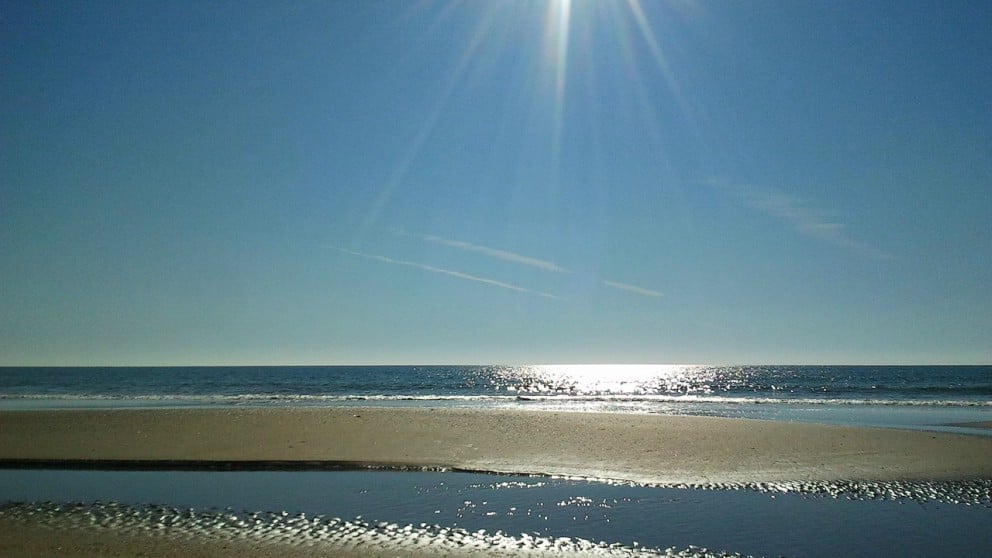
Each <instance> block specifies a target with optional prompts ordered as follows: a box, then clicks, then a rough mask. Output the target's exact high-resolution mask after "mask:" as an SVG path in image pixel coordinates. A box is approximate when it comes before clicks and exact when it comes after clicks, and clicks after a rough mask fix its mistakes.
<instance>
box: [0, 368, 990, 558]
mask: <svg viewBox="0 0 992 558" xmlns="http://www.w3.org/2000/svg"><path fill="white" fill-rule="evenodd" d="M259 406H261V407H270V406H426V407H459V408H509V409H532V410H555V411H560V410H570V411H579V412H618V413H654V414H673V415H705V416H727V417H736V418H761V419H769V420H785V421H806V422H822V423H831V424H853V425H866V426H884V427H892V428H911V429H924V430H936V431H948V432H958V433H967V434H972V435H976V436H987V435H989V433H990V430H989V429H988V428H981V427H979V426H978V423H982V422H986V423H987V422H989V421H990V420H992V366H784V365H776V366H702V365H595V366H592V365H582V366H575V365H555V366H497V365H479V366H273V367H250V366H236V367H107V368H95V367H89V368H79V367H59V368H33V367H6V368H0V410H36V409H80V408H99V409H116V408H174V407H259ZM969 423H973V424H971V425H969ZM990 457H992V456H990ZM39 517H40V518H45V519H43V521H47V522H51V524H52V526H53V527H55V528H61V527H64V526H65V525H67V524H68V525H75V526H78V527H80V528H85V529H99V528H114V529H118V530H123V531H125V532H126V531H133V532H136V533H148V532H156V531H167V530H169V529H178V530H179V531H180V532H183V533H200V534H202V535H204V536H205V537H208V538H211V539H214V540H224V539H225V538H229V539H236V538H242V539H244V538H247V539H249V540H259V541H273V540H282V541H287V542H291V543H293V544H296V543H297V542H299V543H300V544H319V542H320V541H332V542H337V543H344V544H349V545H350V544H356V543H361V544H365V545H371V546H373V547H377V548H380V549H382V550H383V552H387V551H388V552H394V551H395V552H403V551H406V550H411V549H414V550H415V549H417V548H422V549H423V548H426V549H428V550H429V549H435V550H438V551H444V552H447V551H452V550H458V549H460V548H461V549H464V548H473V549H477V550H486V549H488V550H492V551H494V552H496V551H499V552H504V553H506V554H514V555H515V554H520V553H531V554H534V555H544V554H542V552H545V551H547V554H556V553H557V554H561V553H564V554H574V553H586V554H589V555H602V556H607V555H623V556H630V555H641V554H643V555H679V556H709V555H721V554H719V553H721V552H726V553H728V554H727V555H756V556H838V555H844V556H858V555H863V556H875V555H882V554H899V555H902V556H935V555H983V554H987V553H988V552H989V551H992V542H990V540H989V539H988V535H987V533H989V532H992V479H975V480H974V481H969V482H933V483H905V482H872V483H864V482H861V483H854V482H810V483H800V484H796V483H783V484H763V485H755V486H743V485H742V486H692V487H686V486H636V485H630V484H622V483H621V484H618V483H609V482H601V481H595V480H586V479H564V478H546V477H529V476H519V475H486V474H477V473H456V472H440V471H369V470H354V471H323V472H315V471H310V472H300V471H296V472H278V471H268V472H208V471H201V472H197V471H79V470H75V471H74V470H18V469H6V470H5V469H0V520H3V519H6V520H9V521H14V522H16V521H18V520H20V519H24V518H33V519H31V520H32V521H37V518H39ZM253 537H254V539H253ZM418 545H421V546H418ZM422 545H427V546H422Z"/></svg>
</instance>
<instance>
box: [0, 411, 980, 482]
mask: <svg viewBox="0 0 992 558" xmlns="http://www.w3.org/2000/svg"><path fill="white" fill-rule="evenodd" d="M0 460H3V461H6V462H8V463H11V462H13V463H24V464H28V465H30V464H31V462H32V461H38V462H41V463H47V464H48V465H49V466H54V465H58V464H60V463H63V464H76V465H85V464H86V463H87V462H99V461H105V462H111V463H108V464H111V465H112V464H113V463H112V462H118V464H119V465H120V466H122V467H124V468H127V467H133V466H146V467H154V466H156V463H157V464H159V465H160V466H161V467H162V468H168V467H169V466H170V464H171V466H176V465H182V464H184V463H185V464H186V465H187V466H191V467H195V466H197V464H202V465H203V466H208V465H210V464H214V465H220V464H225V463H226V464H228V465H229V466H231V467H253V466H254V467H264V466H266V464H271V466H272V467H273V468H279V467H283V466H285V467H291V468H305V467H321V466H329V465H336V466H365V465H369V466H385V467H400V466H409V467H437V468H452V469H460V470H473V471H491V472H503V473H535V474H549V475H567V476H581V477H594V478H604V479H614V480H625V481H633V482H639V483H658V484H675V483H689V484H694V483H721V482H779V481H802V480H841V479H848V480H955V479H971V478H988V477H992V438H989V437H978V436H966V435H954V434H941V433H934V432H916V431H908V430H896V429H877V428H854V427H841V426H828V425H814V424H797V423H788V422H772V421H757V420H737V419H725V418H714V417H681V416H652V415H637V414H609V413H570V412H562V413H558V412H539V411H535V412H527V411H501V410H464V409H410V408H402V409H401V408H324V409H315V408H314V409H309V408H280V409H156V410H92V411H75V410H74V411H30V412H4V413H0Z"/></svg>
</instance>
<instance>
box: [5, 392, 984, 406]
mask: <svg viewBox="0 0 992 558" xmlns="http://www.w3.org/2000/svg"><path fill="white" fill-rule="evenodd" d="M0 401H65V402H80V403H87V402H90V403H97V404H98V403H100V402H108V403H109V402H115V403H117V402H135V403H138V404H140V403H149V404H156V403H157V404H170V403H171V404H191V405H218V406H220V405H235V406H238V405H322V404H323V405H335V404H361V403H363V402H366V403H383V404H389V403H396V404H403V403H412V404H430V403H431V402H437V403H439V404H442V405H444V406H448V405H458V404H464V405H468V406H506V405H509V406H512V405H533V406H540V405H542V404H543V405H548V404H554V405H555V406H568V405H571V404H574V405H577V406H578V405H589V404H624V405H641V406H645V407H650V406H652V405H686V406H692V405H701V406H702V405H785V406H826V405H834V406H842V405H847V406H907V407H992V400H985V399H981V400H980V399H929V398H928V399H918V398H899V399H897V398H892V399H879V398H837V397H741V396H717V395H629V394H612V395H611V394H603V395H571V394H569V395H438V394H429V395H428V394H393V395H383V394H336V395H325V394H286V393H251V394H231V395H219V394H210V395H206V394H65V393H60V394H49V393H29V394H18V393H6V394H5V393H0Z"/></svg>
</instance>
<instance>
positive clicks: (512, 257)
mask: <svg viewBox="0 0 992 558" xmlns="http://www.w3.org/2000/svg"><path fill="white" fill-rule="evenodd" d="M395 232H396V233H397V234H401V235H404V236H411V237H414V238H419V239H421V240H423V241H425V242H430V243H432V244H438V245H441V246H448V247H450V248H456V249H458V250H463V251H466V252H475V253H477V254H482V255H484V256H489V257H491V258H496V259H499V260H503V261H507V262H512V263H517V264H520V265H525V266H528V267H533V268H537V269H542V270H544V271H549V272H552V273H563V274H572V273H574V272H573V271H572V270H570V269H568V268H567V267H562V266H560V265H558V264H557V263H555V262H552V261H549V260H542V259H538V258H532V257H530V256H525V255H523V254H517V253H514V252H509V251H506V250H500V249H498V248H490V247H488V246H480V245H478V244H472V243H471V242H465V241H463V240H454V239H450V238H444V237H441V236H436V235H431V234H419V233H411V232H407V231H401V230H396V231H395ZM600 284H602V285H605V286H607V287H611V288H614V289H620V290H622V291H626V292H628V293H634V294H638V295H642V296H649V297H652V298H658V297H660V296H663V295H662V294H661V293H659V292H658V291H654V290H651V289H646V288H644V287H638V286H636V285H630V284H627V283H621V282H619V281H610V280H605V279H604V280H602V281H600Z"/></svg>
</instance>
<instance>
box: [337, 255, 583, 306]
mask: <svg viewBox="0 0 992 558" xmlns="http://www.w3.org/2000/svg"><path fill="white" fill-rule="evenodd" d="M334 249H335V250H337V251H338V252H342V253H345V254H350V255H352V256H359V257H362V258H368V259H370V260H376V261H380V262H383V263H388V264H393V265H403V266H407V267H413V268H416V269H422V270H424V271H430V272H432V273H440V274H442V275H447V276H449V277H456V278H458V279H464V280H466V281H475V282H476V283H483V284H485V285H492V286H494V287H499V288H501V289H508V290H511V291H517V292H520V293H527V294H532V295H537V296H542V297H544V298H551V299H554V300H565V299H564V298H562V297H560V296H557V295H553V294H551V293H545V292H542V291H536V290H534V289H527V288H524V287H520V286H517V285H511V284H510V283H504V282H502V281H497V280H495V279H488V278H486V277H479V276H477V275H470V274H468V273H462V272H461V271H454V270H451V269H444V268H440V267H434V266H432V265H427V264H422V263H417V262H410V261H406V260H397V259H394V258H387V257H386V256H379V255H376V254H365V253H363V252H356V251H354V250H348V249H345V248H334Z"/></svg>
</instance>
